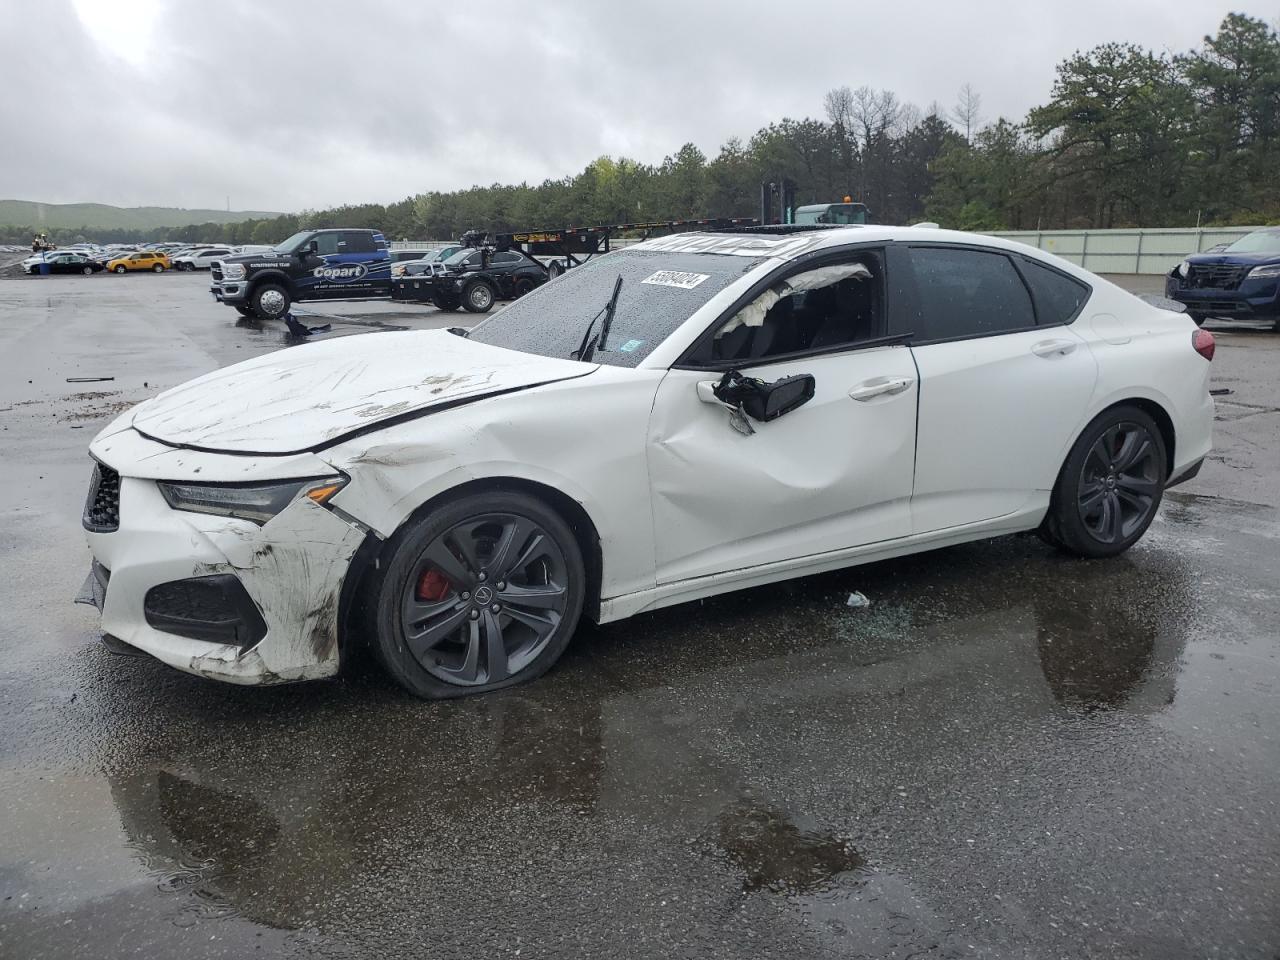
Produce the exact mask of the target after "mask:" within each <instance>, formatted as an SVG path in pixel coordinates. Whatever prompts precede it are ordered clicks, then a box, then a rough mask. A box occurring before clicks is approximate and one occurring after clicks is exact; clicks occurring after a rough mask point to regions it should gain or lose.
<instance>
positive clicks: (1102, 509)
mask: <svg viewBox="0 0 1280 960" xmlns="http://www.w3.org/2000/svg"><path fill="white" fill-rule="evenodd" d="M1166 479H1168V460H1167V459H1166V455H1165V445H1164V438H1163V436H1162V435H1161V433H1160V428H1159V427H1158V426H1156V422H1155V421H1154V420H1152V419H1151V417H1150V416H1148V415H1147V414H1146V413H1145V412H1144V411H1142V410H1140V409H1138V408H1137V407H1133V406H1129V405H1127V404H1126V405H1121V406H1117V407H1112V408H1111V409H1110V410H1104V411H1103V412H1102V413H1101V414H1099V415H1098V416H1097V417H1095V418H1094V420H1093V421H1092V422H1091V423H1090V424H1089V425H1088V426H1087V427H1085V429H1084V432H1083V433H1081V434H1080V437H1079V439H1077V440H1076V442H1075V445H1074V446H1073V447H1072V448H1071V453H1070V454H1068V456H1067V461H1066V463H1064V464H1063V465H1062V471H1061V473H1060V474H1059V475H1058V481H1057V483H1056V484H1055V485H1054V488H1053V495H1052V498H1051V499H1050V503H1049V512H1048V514H1047V515H1046V516H1045V520H1044V523H1043V524H1042V525H1041V528H1040V534H1041V536H1042V537H1044V539H1045V540H1047V541H1049V542H1050V543H1052V544H1054V545H1055V546H1058V547H1061V548H1062V549H1064V550H1067V551H1068V552H1070V553H1074V554H1077V555H1079V556H1082V557H1114V556H1116V555H1117V554H1120V553H1123V552H1124V551H1125V550H1128V549H1129V548H1130V547H1131V546H1133V545H1134V544H1135V543H1137V542H1138V540H1139V539H1140V538H1141V537H1142V535H1143V534H1144V533H1146V531H1147V527H1149V526H1150V525H1151V521H1152V520H1153V519H1154V518H1155V515H1156V511H1157V510H1158V509H1159V507H1160V498H1161V497H1162V496H1163V495H1164V485H1165V481H1166Z"/></svg>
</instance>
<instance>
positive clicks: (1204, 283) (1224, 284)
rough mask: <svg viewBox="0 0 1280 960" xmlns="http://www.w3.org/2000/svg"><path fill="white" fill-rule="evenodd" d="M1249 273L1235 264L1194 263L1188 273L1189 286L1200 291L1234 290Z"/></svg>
mask: <svg viewBox="0 0 1280 960" xmlns="http://www.w3.org/2000/svg"><path fill="white" fill-rule="evenodd" d="M1248 272H1249V268H1248V267H1247V266H1245V267H1242V266H1239V265H1237V264H1234V263H1193V264H1192V265H1191V269H1190V270H1188V271H1187V286H1189V287H1197V288H1199V289H1202V290H1203V289H1212V290H1234V289H1235V288H1236V287H1238V286H1240V281H1241V280H1243V279H1244V278H1245V274H1247V273H1248Z"/></svg>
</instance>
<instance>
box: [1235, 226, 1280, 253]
mask: <svg viewBox="0 0 1280 960" xmlns="http://www.w3.org/2000/svg"><path fill="white" fill-rule="evenodd" d="M1225 252H1227V253H1280V230H1255V231H1253V233H1246V234H1245V235H1244V236H1243V237H1241V238H1240V239H1239V240H1237V241H1236V242H1235V243H1233V244H1231V246H1229V247H1227V249H1226V251H1225Z"/></svg>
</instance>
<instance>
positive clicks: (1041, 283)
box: [1022, 257, 1090, 326]
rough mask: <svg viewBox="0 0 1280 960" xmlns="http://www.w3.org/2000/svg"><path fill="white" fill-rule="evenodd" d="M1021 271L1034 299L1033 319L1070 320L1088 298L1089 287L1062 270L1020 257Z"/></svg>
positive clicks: (1047, 321)
mask: <svg viewBox="0 0 1280 960" xmlns="http://www.w3.org/2000/svg"><path fill="white" fill-rule="evenodd" d="M1022 275H1023V276H1024V277H1026V279H1027V285H1028V286H1029V287H1031V295H1032V296H1033V297H1034V298H1035V301H1036V319H1038V320H1039V321H1040V325H1041V326H1052V325H1054V324H1059V323H1070V322H1071V321H1072V320H1074V319H1075V318H1076V314H1078V313H1079V312H1080V308H1081V307H1083V306H1084V302H1085V301H1086V300H1088V299H1089V293H1090V290H1089V287H1088V286H1086V285H1085V284H1083V283H1081V282H1080V281H1079V280H1074V279H1072V278H1071V277H1068V276H1067V275H1066V274H1064V273H1059V272H1058V271H1057V270H1054V269H1051V268H1050V267H1046V266H1044V265H1043V264H1040V263H1037V262H1036V261H1034V260H1030V259H1027V258H1025V257H1024V258H1023V260H1022Z"/></svg>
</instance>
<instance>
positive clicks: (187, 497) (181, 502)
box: [156, 477, 347, 523]
mask: <svg viewBox="0 0 1280 960" xmlns="http://www.w3.org/2000/svg"><path fill="white" fill-rule="evenodd" d="M346 485H347V478H346V477H323V478H316V477H312V478H311V479H309V480H280V481H276V482H273V483H170V482H168V481H164V480H161V481H159V482H158V483H157V484H156V486H158V487H159V488H160V493H161V494H162V495H163V496H164V499H165V501H166V502H167V503H168V504H169V506H171V507H172V508H173V509H174V510H188V511H190V512H192V513H212V514H216V515H218V516H221V517H239V518H240V519H242V520H252V521H253V522H254V523H266V522H267V521H268V520H270V519H271V518H272V517H274V516H275V515H276V514H277V513H279V512H280V511H281V510H283V509H284V508H285V507H287V506H288V505H289V504H291V503H293V501H294V500H296V499H298V498H299V497H304V496H305V497H306V498H307V499H308V500H312V501H314V502H315V503H327V502H328V501H329V500H330V499H331V498H332V497H333V495H334V494H335V493H337V492H338V491H339V490H341V489H342V488H343V487H344V486H346Z"/></svg>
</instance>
